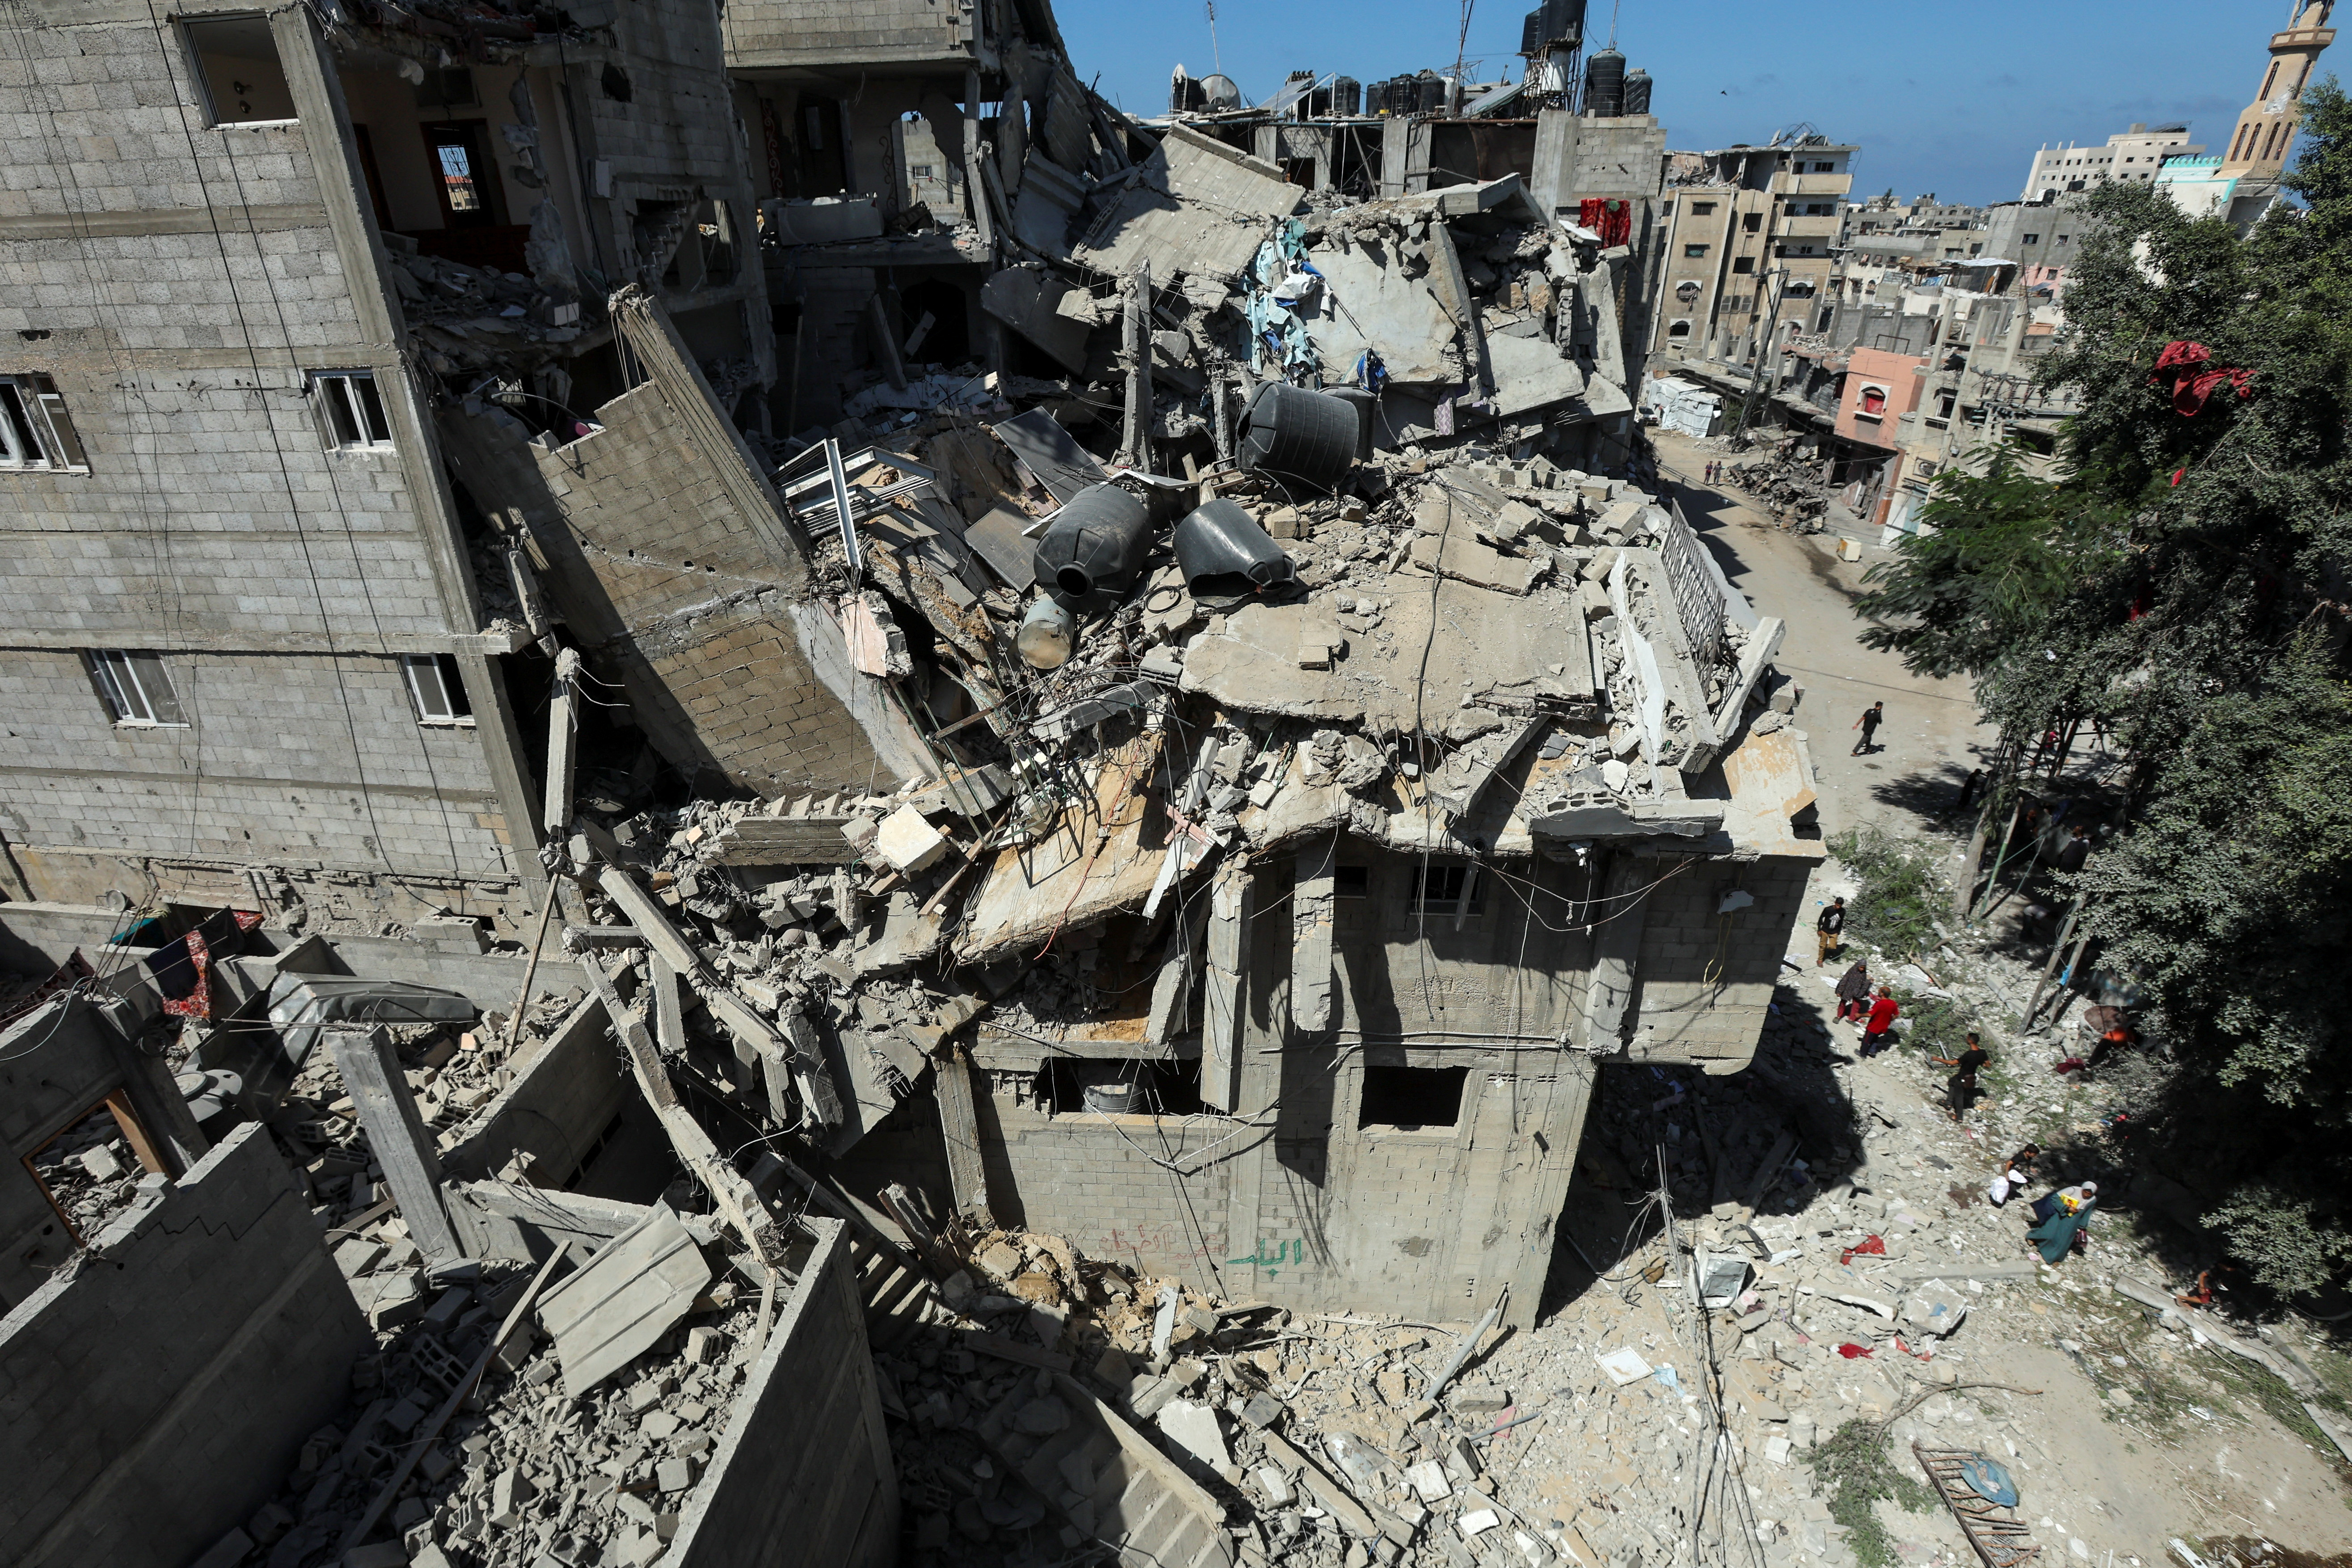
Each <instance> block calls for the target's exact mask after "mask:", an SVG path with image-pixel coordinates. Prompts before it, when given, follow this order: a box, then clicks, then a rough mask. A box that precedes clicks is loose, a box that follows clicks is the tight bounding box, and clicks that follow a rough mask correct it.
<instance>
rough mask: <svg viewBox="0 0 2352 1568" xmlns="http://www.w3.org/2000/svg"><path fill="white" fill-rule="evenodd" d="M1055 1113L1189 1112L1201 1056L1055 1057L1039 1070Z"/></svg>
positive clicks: (1045, 1100) (1195, 1103)
mask: <svg viewBox="0 0 2352 1568" xmlns="http://www.w3.org/2000/svg"><path fill="white" fill-rule="evenodd" d="M1037 1099H1038V1102H1039V1104H1040V1105H1041V1107H1042V1108H1043V1109H1044V1110H1045V1111H1046V1113H1047V1114H1048V1115H1053V1116H1079V1115H1088V1114H1093V1115H1101V1116H1163V1115H1164V1116H1192V1115H1195V1114H1197V1113H1198V1112H1199V1111H1200V1110H1201V1109H1202V1106H1201V1058H1198V1057H1193V1058H1189V1059H1164V1058H1156V1057H1155V1058H1108V1059H1105V1058H1088V1057H1055V1058H1052V1059H1051V1060H1049V1061H1047V1062H1046V1063H1045V1068H1044V1070H1042V1071H1041V1072H1039V1073H1038V1075H1037Z"/></svg>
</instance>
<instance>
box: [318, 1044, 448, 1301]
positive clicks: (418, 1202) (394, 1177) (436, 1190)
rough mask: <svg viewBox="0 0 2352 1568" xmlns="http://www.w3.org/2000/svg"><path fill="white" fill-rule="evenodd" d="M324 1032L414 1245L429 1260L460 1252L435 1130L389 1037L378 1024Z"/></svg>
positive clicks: (433, 1261)
mask: <svg viewBox="0 0 2352 1568" xmlns="http://www.w3.org/2000/svg"><path fill="white" fill-rule="evenodd" d="M326 1035H327V1043H328V1045H329V1047H331V1049H332V1050H333V1051H334V1053H335V1066H336V1067H337V1068H340V1069H341V1072H342V1075H343V1092H344V1093H346V1094H348V1095H350V1096H351V1097H352V1104H353V1105H355V1106H357V1107H358V1108H359V1113H360V1125H361V1126H362V1127H364V1128H366V1129H367V1135H368V1147H369V1149H370V1150H371V1151H373V1152H374V1154H375V1159H376V1163H377V1164H379V1165H382V1166H383V1180H384V1184H385V1185H386V1186H388V1187H390V1188H391V1189H392V1197H393V1201H394V1203H395V1204H397V1205H399V1206H400V1217H401V1218H403V1219H404V1220H406V1221H407V1222H408V1234H409V1236H410V1237H411V1238H413V1239H414V1240H415V1243H416V1247H417V1250H418V1251H420V1252H422V1253H424V1254H425V1261H426V1262H427V1263H429V1264H443V1263H450V1262H454V1261H456V1260H457V1258H462V1257H464V1256H465V1252H466V1249H465V1247H464V1246H463V1244H461V1243H460V1242H459V1241H458V1239H457V1227H456V1226H453V1225H452V1224H451V1223H450V1220H449V1211H448V1210H447V1209H446V1208H445V1207H443V1206H442V1202H441V1162H440V1160H439V1159H437V1158H436V1156H435V1154H434V1152H433V1134H432V1133H431V1132H429V1131H426V1130H425V1121H424V1119H423V1118H422V1117H420V1116H418V1115H417V1114H416V1097H415V1095H413V1094H411V1093H410V1092H409V1090H408V1079H407V1078H406V1077H405V1076H404V1074H403V1073H402V1071H401V1067H400V1058H399V1057H398V1056H396V1055H395V1054H394V1051H393V1048H392V1037H391V1036H390V1035H388V1034H386V1033H385V1032H384V1031H383V1029H381V1028H375V1029H329V1030H327V1031H326Z"/></svg>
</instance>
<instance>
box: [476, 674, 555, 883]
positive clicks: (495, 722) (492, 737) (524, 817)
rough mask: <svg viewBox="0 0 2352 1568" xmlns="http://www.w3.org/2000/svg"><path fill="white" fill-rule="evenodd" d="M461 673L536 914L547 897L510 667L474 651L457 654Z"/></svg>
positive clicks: (516, 865) (510, 845)
mask: <svg viewBox="0 0 2352 1568" xmlns="http://www.w3.org/2000/svg"><path fill="white" fill-rule="evenodd" d="M457 673H458V676H459V677H460V678H461V679H463V680H464V682H465V685H466V700H467V701H468V702H469V703H471V704H472V705H473V710H474V739H475V742H476V744H478V745H479V746H480V747H481V748H482V761H483V762H484V763H486V764H488V767H489V770H490V788H491V789H492V790H493V791H494V792H496V794H497V795H498V798H499V815H500V816H503V817H505V818H506V826H507V854H508V856H509V859H510V860H511V862H512V869H513V870H514V872H515V873H516V875H517V876H519V877H520V879H521V889H522V896H523V906H524V908H526V909H528V910H530V912H531V913H533V914H537V913H538V912H539V909H540V900H542V899H544V898H546V897H547V888H546V883H545V880H544V878H543V877H542V875H541V871H540V868H539V864H538V854H539V835H537V834H536V833H534V832H532V831H531V823H532V820H533V818H534V816H536V813H534V812H533V811H532V810H531V787H530V777H529V776H528V775H527V774H525V773H524V772H523V764H522V758H523V750H522V731H521V729H520V727H519V726H518V725H517V723H516V721H515V710H514V700H513V699H512V698H510V697H509V696H508V695H507V681H506V671H505V670H504V669H503V668H500V667H499V662H498V661H497V660H496V659H493V658H489V657H488V655H486V654H481V653H477V652H475V651H473V650H472V649H470V648H468V649H461V650H460V651H459V652H458V653H457Z"/></svg>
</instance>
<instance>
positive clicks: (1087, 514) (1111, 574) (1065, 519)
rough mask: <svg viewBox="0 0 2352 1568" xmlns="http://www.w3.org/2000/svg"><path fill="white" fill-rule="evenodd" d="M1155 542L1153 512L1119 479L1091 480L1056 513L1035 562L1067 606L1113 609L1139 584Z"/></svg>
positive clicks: (1088, 610)
mask: <svg viewBox="0 0 2352 1568" xmlns="http://www.w3.org/2000/svg"><path fill="white" fill-rule="evenodd" d="M1150 543H1151V513H1150V510H1148V509H1146V508H1145V506H1144V504H1143V502H1141V501H1140V500H1137V499H1136V498H1135V497H1133V496H1131V495H1129V494H1128V493H1127V492H1126V491H1125V490H1123V489H1119V488H1118V486H1117V485H1114V484H1108V483H1105V484H1099V485H1090V486H1088V487H1087V489H1082V490H1080V491H1079V492H1078V493H1077V494H1076V495H1075V496H1072V497H1071V498H1070V504H1069V505H1067V506H1066V507H1064V508H1063V509H1062V510H1060V511H1058V512H1056V513H1055V515H1054V521H1052V522H1051V523H1049V524H1048V525H1047V526H1046V529H1045V536H1044V537H1043V538H1041V539H1039V540H1038V541H1037V548H1036V550H1035V551H1034V552H1032V554H1031V556H1030V562H1031V564H1032V566H1033V567H1034V569H1035V571H1036V574H1037V581H1038V583H1039V584H1041V585H1043V586H1044V587H1045V591H1046V592H1047V593H1049V594H1051V595H1054V602H1055V603H1056V604H1058V605H1062V606H1063V607H1065V608H1066V609H1070V610H1075V611H1077V612H1079V613H1080V614H1090V613H1093V612H1096V611H1099V610H1107V609H1109V608H1110V607H1111V606H1112V605H1116V604H1118V600H1119V596H1120V595H1122V594H1125V593H1126V592H1127V590H1128V589H1129V588H1130V587H1132V586H1133V585H1134V584H1135V574H1137V573H1138V572H1139V571H1141V570H1142V568H1143V557H1144V552H1146V551H1147V550H1148V549H1150Z"/></svg>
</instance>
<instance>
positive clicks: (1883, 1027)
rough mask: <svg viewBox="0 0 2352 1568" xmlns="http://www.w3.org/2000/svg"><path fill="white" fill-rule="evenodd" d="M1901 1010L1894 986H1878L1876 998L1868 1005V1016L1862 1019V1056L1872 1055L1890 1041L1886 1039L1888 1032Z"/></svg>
mask: <svg viewBox="0 0 2352 1568" xmlns="http://www.w3.org/2000/svg"><path fill="white" fill-rule="evenodd" d="M1902 1012H1903V1006H1902V1004H1900V1003H1898V1002H1897V1001H1895V988H1894V987H1893V986H1891V985H1882V986H1880V987H1879V988H1878V999H1877V1000H1876V1001H1874V1002H1873V1003H1872V1004H1871V1005H1870V1016H1868V1017H1867V1018H1865V1019H1864V1020H1863V1026H1862V1054H1863V1055H1864V1056H1865V1057H1874V1056H1876V1055H1877V1054H1878V1053H1879V1052H1881V1051H1883V1050H1885V1048H1886V1047H1887V1046H1888V1044H1889V1043H1890V1042H1889V1041H1888V1039H1887V1035H1888V1032H1889V1031H1891V1030H1892V1029H1893V1028H1894V1027H1895V1019H1896V1018H1897V1017H1899V1016H1901V1015H1902Z"/></svg>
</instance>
